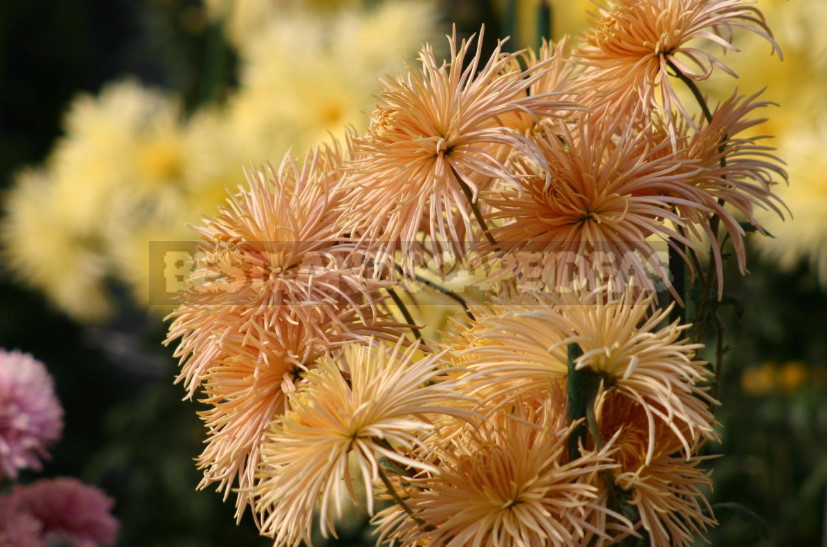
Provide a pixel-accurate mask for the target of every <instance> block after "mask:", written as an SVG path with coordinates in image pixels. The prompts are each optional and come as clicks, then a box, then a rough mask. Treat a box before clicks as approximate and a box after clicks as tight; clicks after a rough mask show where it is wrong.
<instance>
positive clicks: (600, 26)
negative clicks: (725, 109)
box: [580, 0, 781, 127]
mask: <svg viewBox="0 0 827 547" xmlns="http://www.w3.org/2000/svg"><path fill="white" fill-rule="evenodd" d="M736 28H742V29H745V30H747V31H750V32H753V33H755V34H757V35H760V36H762V37H763V38H764V39H766V40H767V41H768V42H769V43H770V44H771V45H772V47H773V49H774V51H776V52H777V53H778V55H779V56H781V50H780V49H779V48H778V45H777V44H776V43H775V41H774V40H773V37H772V33H771V32H770V29H769V28H768V27H767V25H766V22H765V21H764V17H763V15H762V14H761V12H760V11H759V10H758V8H756V7H754V6H752V5H751V2H747V1H744V0H651V1H646V2H640V1H638V0H611V1H610V2H609V3H608V4H607V5H606V6H605V7H603V8H602V9H601V10H600V19H599V20H598V21H597V22H596V24H594V25H593V29H594V30H592V31H591V32H590V33H589V34H588V36H587V38H586V44H585V45H584V46H583V47H582V48H581V50H580V54H581V56H582V59H583V63H584V64H586V65H589V66H591V67H594V69H595V70H594V74H593V77H594V78H595V79H596V81H598V82H601V84H602V85H603V86H605V87H606V89H607V94H608V97H609V100H610V101H611V104H612V105H614V106H611V107H610V108H613V109H614V108H620V109H623V108H631V107H632V105H633V104H634V103H638V102H639V104H641V106H643V108H644V109H646V110H647V111H650V110H651V109H662V110H663V112H664V113H665V115H666V117H667V120H668V122H669V126H670V127H671V126H672V121H673V116H674V114H673V112H674V110H675V109H676V110H677V111H678V112H680V114H681V115H682V116H683V117H684V119H686V120H688V121H691V116H690V115H689V113H688V112H687V110H686V108H685V107H684V105H683V104H682V102H681V100H680V98H679V96H678V94H677V92H676V91H675V89H674V88H673V87H672V83H671V81H670V77H669V75H670V73H671V72H672V71H673V70H674V69H677V70H679V71H680V72H681V73H682V74H683V75H684V76H686V77H687V78H690V79H692V80H696V81H698V80H705V79H706V78H708V77H709V75H710V74H711V72H712V70H713V68H714V67H718V68H719V69H721V70H723V71H725V72H728V73H730V74H732V75H733V76H735V74H734V73H733V72H732V71H731V70H730V69H729V68H728V67H727V66H726V65H725V64H724V63H723V62H721V61H720V60H719V59H718V58H717V57H715V56H714V55H713V54H711V53H710V52H709V51H708V50H706V49H704V48H702V47H699V44H696V43H695V42H696V41H706V42H708V43H710V44H711V45H713V46H720V47H721V48H722V49H723V51H724V52H726V51H731V50H736V48H735V46H734V45H733V44H732V32H733V29H736ZM670 65H672V66H671V67H670ZM672 67H674V69H673V68H672Z"/></svg>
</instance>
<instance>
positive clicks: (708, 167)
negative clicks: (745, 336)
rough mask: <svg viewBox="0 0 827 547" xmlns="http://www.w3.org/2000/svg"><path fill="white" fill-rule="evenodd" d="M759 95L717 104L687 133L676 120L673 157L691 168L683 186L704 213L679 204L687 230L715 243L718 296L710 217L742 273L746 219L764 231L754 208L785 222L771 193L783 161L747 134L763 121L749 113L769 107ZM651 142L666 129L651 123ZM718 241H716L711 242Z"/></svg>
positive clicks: (759, 139)
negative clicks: (729, 245)
mask: <svg viewBox="0 0 827 547" xmlns="http://www.w3.org/2000/svg"><path fill="white" fill-rule="evenodd" d="M758 95H759V94H758V93H756V94H754V95H752V96H749V97H744V96H737V95H733V96H731V97H730V98H729V99H727V100H726V101H724V102H722V103H721V104H719V105H718V106H717V107H716V108H715V109H714V110H713V111H712V113H711V114H712V116H711V119H710V121H708V122H707V121H706V120H705V119H701V120H700V121H698V122H697V123H696V124H695V125H696V129H692V128H691V127H690V125H689V124H688V123H687V122H683V121H681V122H678V123H677V124H676V127H675V134H676V135H677V138H678V142H679V147H678V148H679V151H678V155H679V156H680V157H683V158H686V159H688V160H690V161H691V162H693V163H694V164H695V167H699V168H700V169H693V172H694V174H693V176H692V177H691V178H689V179H688V180H687V181H686V182H688V183H689V184H691V185H692V187H693V188H695V189H696V190H697V193H696V196H697V200H698V201H699V202H700V203H702V204H703V205H704V206H705V208H706V210H703V209H698V208H694V207H685V206H683V205H680V204H679V205H678V206H677V209H678V211H679V212H680V214H681V216H683V217H684V218H685V219H686V226H687V228H688V229H689V230H690V231H692V232H694V233H695V235H696V236H698V237H705V238H706V239H708V240H716V242H717V244H713V245H712V251H713V255H712V257H711V258H712V259H713V260H714V261H715V266H716V272H717V278H718V283H717V285H718V298H721V296H722V295H723V264H722V257H721V252H720V246H721V243H722V239H723V237H724V236H723V235H722V234H713V232H712V227H713V225H714V224H713V221H712V219H713V218H715V217H717V218H718V220H717V221H715V222H719V223H720V225H721V227H722V228H723V230H724V231H723V233H724V234H726V235H727V236H728V238H729V240H730V241H731V242H732V246H733V249H734V251H735V256H736V258H737V260H738V267H739V269H740V270H741V272H742V273H743V272H745V271H746V249H745V245H744V236H745V230H744V228H743V226H742V225H741V221H742V220H746V221H747V222H749V223H750V224H752V226H754V227H755V228H756V229H757V230H759V231H763V228H762V227H761V223H760V222H759V221H758V220H756V217H755V213H756V210H761V211H767V212H768V213H772V214H774V215H777V217H778V218H781V219H783V218H784V209H785V205H784V203H783V202H782V201H781V199H780V198H779V197H778V196H777V195H776V194H775V193H774V188H773V187H774V186H775V185H776V184H777V182H778V179H781V180H785V181H786V179H787V173H786V171H785V170H784V168H783V162H782V161H781V160H780V159H779V158H778V157H777V156H775V155H774V154H773V151H774V148H772V147H770V146H768V145H766V144H764V143H763V141H764V140H765V139H768V138H769V137H768V136H762V135H749V132H750V131H751V130H752V129H753V128H754V127H755V126H757V125H759V124H761V123H762V122H764V121H766V120H765V119H763V118H755V117H752V116H751V114H752V113H753V111H755V110H757V109H759V108H763V107H766V106H768V105H769V104H771V103H768V102H766V101H757V100H756V99H757V97H758ZM654 127H656V129H655V133H653V134H652V138H653V140H655V141H657V140H659V139H663V140H666V139H668V138H670V137H669V136H668V130H667V128H665V127H663V125H660V126H658V125H655V126H654ZM716 238H717V239H716Z"/></svg>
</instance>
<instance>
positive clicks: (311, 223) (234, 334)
mask: <svg viewBox="0 0 827 547" xmlns="http://www.w3.org/2000/svg"><path fill="white" fill-rule="evenodd" d="M340 162H341V160H340V157H339V151H338V150H336V149H321V150H317V151H315V152H312V153H309V154H308V155H307V157H306V158H305V161H304V162H303V163H302V164H298V163H297V162H296V161H295V160H293V159H292V158H290V157H289V156H288V157H287V158H286V159H285V160H284V162H283V163H282V165H281V167H280V168H279V170H278V171H275V170H273V169H272V168H268V169H266V170H263V171H253V172H249V173H248V178H249V183H250V187H249V188H247V189H242V190H241V191H240V192H239V193H237V194H236V195H234V196H233V197H232V198H231V199H230V200H229V202H228V205H227V207H225V208H224V209H223V210H222V211H221V213H220V215H219V216H218V217H216V218H215V219H208V220H207V221H206V224H205V226H204V227H202V228H199V231H200V232H201V236H202V239H203V242H202V243H201V245H200V251H201V256H200V257H199V258H198V259H197V262H196V269H195V271H194V273H193V276H192V279H191V280H190V282H191V288H190V289H188V290H186V291H183V293H182V294H181V296H180V298H181V300H182V304H181V306H180V307H179V308H178V309H177V310H176V311H174V312H173V313H172V314H171V315H170V317H172V318H174V321H173V322H172V325H171V326H170V331H169V337H168V338H167V343H170V342H172V341H174V340H177V339H180V343H179V346H178V348H177V349H176V351H175V356H177V357H179V358H180V359H181V367H182V368H181V373H180V375H179V377H178V381H180V382H183V383H184V387H185V388H186V390H187V392H188V396H189V397H192V396H193V395H194V394H195V393H196V391H197V390H198V388H199V386H200V385H201V384H202V383H203V384H205V386H206V399H205V400H206V402H208V403H209V404H210V405H212V406H213V408H212V409H211V410H208V411H206V412H205V413H204V414H203V415H204V417H205V419H206V421H207V427H208V428H209V431H210V435H211V438H210V441H209V444H208V447H207V449H206V450H205V452H204V454H203V455H202V457H201V459H200V465H201V466H202V467H204V468H206V470H205V476H204V481H203V482H202V486H205V485H206V484H209V483H211V482H214V481H218V482H219V486H220V489H222V490H223V491H224V492H225V495H226V494H228V493H229V491H230V489H231V488H232V487H233V486H234V485H235V483H236V481H238V486H239V487H240V488H241V490H240V491H239V498H238V505H239V511H241V510H242V509H243V506H244V503H245V501H246V499H247V498H248V494H247V493H246V491H245V490H244V489H247V488H249V487H251V486H252V483H253V478H254V471H255V466H256V462H257V459H258V456H257V455H256V451H257V447H258V445H259V444H260V442H261V438H262V435H263V434H264V432H265V431H266V429H267V427H268V426H269V424H270V422H271V421H272V420H273V419H274V418H275V417H276V415H277V414H278V413H280V412H282V411H283V410H284V391H285V390H290V389H292V386H293V382H294V380H295V376H296V374H297V373H298V372H300V371H301V370H302V369H303V368H306V367H308V366H310V365H311V364H312V362H313V361H314V360H315V359H316V358H318V357H319V356H320V355H321V354H323V353H324V352H325V351H326V350H327V349H329V348H330V347H332V346H335V345H337V344H341V343H343V342H345V341H347V340H353V339H358V338H360V337H361V336H362V335H364V334H372V335H376V336H379V337H387V336H388V335H389V332H390V329H391V324H390V323H387V322H384V319H383V316H382V314H381V313H380V312H379V311H378V308H377V305H376V304H377V302H378V301H380V300H381V298H380V297H379V296H378V293H377V290H378V289H379V288H380V287H382V286H383V285H382V284H381V283H380V282H378V281H372V280H368V279H365V278H364V277H363V276H361V275H360V272H361V271H362V269H363V267H364V265H363V264H361V263H360V258H361V257H360V255H359V253H358V252H354V249H353V248H352V246H351V245H349V244H348V242H347V240H346V238H345V237H344V236H343V235H342V234H341V232H340V230H339V229H338V228H337V227H336V218H337V215H336V213H335V208H336V206H337V204H338V200H339V198H340V193H339V189H338V184H339V181H340V173H339V164H340Z"/></svg>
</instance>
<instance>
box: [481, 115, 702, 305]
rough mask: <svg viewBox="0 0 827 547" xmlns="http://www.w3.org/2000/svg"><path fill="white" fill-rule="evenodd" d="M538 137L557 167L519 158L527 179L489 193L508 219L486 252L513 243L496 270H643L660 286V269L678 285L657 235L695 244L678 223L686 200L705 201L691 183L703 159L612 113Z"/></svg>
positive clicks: (592, 278)
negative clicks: (542, 168) (682, 154)
mask: <svg viewBox="0 0 827 547" xmlns="http://www.w3.org/2000/svg"><path fill="white" fill-rule="evenodd" d="M535 140H536V143H537V146H538V147H539V149H540V150H541V151H542V154H543V156H544V158H545V163H546V164H547V166H548V167H547V171H546V172H537V171H536V170H535V169H534V167H533V166H531V165H525V164H522V162H519V163H518V165H517V167H516V171H517V172H518V173H520V174H522V175H523V176H522V177H520V178H519V179H518V182H517V184H514V185H508V186H505V187H503V188H500V189H498V191H491V192H490V193H486V194H485V196H484V199H485V200H486V201H487V202H488V203H490V204H491V205H492V206H493V207H494V208H495V212H494V213H492V215H491V216H492V218H495V219H498V220H499V221H500V222H501V223H500V224H499V225H497V226H496V227H494V228H492V230H491V233H492V235H493V236H494V239H495V240H496V245H492V244H483V245H480V246H478V249H479V250H480V251H481V260H487V258H486V257H490V256H497V253H498V252H499V251H505V254H504V255H503V258H502V260H497V259H494V260H493V262H492V263H491V264H490V265H489V266H490V267H492V268H493V269H494V272H495V273H496V275H498V276H506V275H509V274H511V273H513V274H514V276H515V277H516V278H518V280H519V283H521V284H523V285H532V286H538V287H543V286H544V285H545V284H546V283H548V284H549V285H550V286H552V287H556V286H561V285H568V284H570V283H572V282H573V281H575V280H584V279H585V280H588V281H589V285H590V286H591V287H592V288H595V287H598V286H601V285H603V284H606V283H613V284H614V285H615V286H616V287H623V286H625V285H626V283H627V282H628V280H629V279H631V278H635V279H636V280H637V281H636V284H637V286H638V287H639V288H641V289H643V290H648V291H652V292H654V289H655V286H654V283H653V281H652V279H651V277H652V275H653V274H654V275H655V276H657V277H659V278H660V280H662V281H663V282H664V283H666V284H667V285H669V272H668V271H667V269H666V267H665V265H664V264H663V263H662V261H661V259H660V258H659V257H658V254H657V251H658V249H656V248H655V246H654V243H656V242H657V240H660V241H661V242H662V246H663V248H664V249H665V248H666V245H667V243H666V242H669V244H675V242H683V243H684V244H686V245H690V246H691V245H692V243H691V241H690V240H688V239H687V238H686V237H685V236H683V235H681V234H680V233H679V232H678V231H676V230H675V229H674V227H673V226H682V225H683V224H684V220H683V218H681V217H680V216H678V215H677V214H676V213H675V212H674V207H675V206H676V205H678V204H680V205H681V206H682V207H684V208H685V209H687V210H691V209H692V208H701V209H703V205H702V204H699V203H697V200H696V199H695V196H694V189H693V188H692V187H691V186H689V184H688V183H687V182H688V180H689V178H690V176H691V174H692V172H693V165H692V164H693V162H692V161H689V160H686V159H684V158H679V157H677V156H676V155H675V154H674V153H671V152H670V151H669V149H668V143H652V142H651V140H650V139H649V138H648V137H647V135H646V134H645V133H644V132H641V131H640V128H639V126H638V125H637V124H636V123H634V122H623V121H617V120H615V119H610V118H608V117H602V118H601V117H597V116H584V117H583V119H582V120H580V121H579V122H578V123H576V124H573V125H571V126H559V127H558V131H557V132H552V130H551V128H546V129H545V131H543V132H541V133H540V134H538V135H537V137H536V139H535ZM658 151H660V152H661V153H660V154H656V152H658Z"/></svg>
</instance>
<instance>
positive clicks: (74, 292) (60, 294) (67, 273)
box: [2, 170, 112, 321]
mask: <svg viewBox="0 0 827 547" xmlns="http://www.w3.org/2000/svg"><path fill="white" fill-rule="evenodd" d="M5 205H6V208H7V216H6V218H5V219H4V220H3V224H2V242H3V245H4V246H5V249H3V251H4V253H3V254H4V255H5V258H6V259H7V260H8V265H9V266H10V267H11V268H12V269H13V270H14V273H15V275H16V276H17V277H18V278H19V279H20V280H21V281H22V282H23V283H25V284H27V285H29V286H30V287H32V288H35V289H38V290H40V291H43V293H44V294H45V295H46V296H47V297H48V298H49V299H50V300H51V301H52V302H53V303H54V304H55V305H56V306H57V307H58V308H59V309H61V310H62V311H64V312H65V313H68V314H70V315H72V316H73V317H76V318H78V319H81V320H88V321H93V320H99V319H102V318H104V317H106V316H107V315H108V314H109V312H110V311H111V304H112V303H111V301H110V298H109V296H108V294H107V288H106V276H107V274H108V273H109V272H108V266H107V262H106V259H105V257H104V256H103V253H102V249H101V242H100V241H99V240H95V239H93V238H90V237H89V235H88V234H87V233H85V232H79V231H77V228H78V227H77V225H76V224H74V223H73V222H71V221H70V219H68V218H67V217H66V215H65V206H66V204H65V203H61V202H60V197H59V196H57V195H56V193H55V187H54V184H52V181H51V180H50V179H49V175H48V174H47V173H45V172H43V171H33V170H24V171H21V172H19V173H18V174H17V176H16V178H15V186H14V187H13V188H12V190H11V191H10V192H9V194H8V195H7V196H6V203H5Z"/></svg>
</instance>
